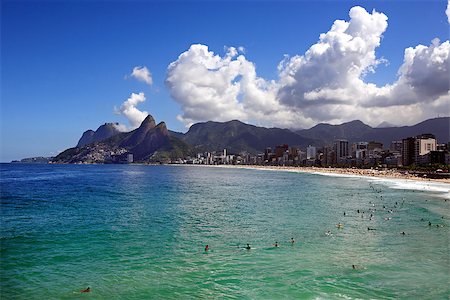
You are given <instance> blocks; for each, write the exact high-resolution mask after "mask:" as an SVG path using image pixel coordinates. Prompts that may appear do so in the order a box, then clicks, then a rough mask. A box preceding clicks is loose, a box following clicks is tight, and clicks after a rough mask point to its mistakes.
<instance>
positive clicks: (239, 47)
mask: <svg viewBox="0 0 450 300" xmlns="http://www.w3.org/2000/svg"><path fill="white" fill-rule="evenodd" d="M0 22H1V24H0V26H1V36H0V39H1V43H0V44H1V106H0V109H1V124H0V126H1V137H0V138H1V145H0V146H1V148H0V161H1V162H8V161H11V160H14V159H21V158H24V157H33V156H54V155H56V154H58V153H59V152H61V151H63V150H65V149H67V148H69V147H73V146H75V145H76V144H77V142H78V139H79V138H80V137H81V135H82V133H83V132H84V131H86V130H88V129H93V130H95V129H97V128H98V127H99V126H100V125H102V124H104V123H106V122H117V123H118V125H117V126H118V128H119V129H120V130H122V131H129V130H132V129H134V128H136V127H138V126H139V124H140V122H141V121H142V120H143V119H144V118H145V116H146V115H147V114H151V115H152V116H153V117H154V118H155V120H156V121H157V122H160V121H165V122H166V124H167V126H168V128H169V129H171V130H175V131H180V132H186V131H187V130H188V128H189V126H190V125H192V124H193V123H196V122H203V121H208V120H214V121H229V120H233V119H239V120H241V121H244V122H247V123H251V124H255V125H259V126H266V127H282V128H291V129H299V128H310V127H312V126H314V125H316V124H318V123H331V124H340V123H343V122H348V121H352V120H356V119H359V120H362V121H363V122H365V123H366V124H369V125H371V126H377V125H378V124H380V123H382V122H388V123H390V124H393V125H413V124H416V123H418V122H421V121H423V120H425V119H428V118H434V117H437V116H448V115H449V114H450V112H449V111H450V93H449V90H450V79H449V77H450V75H449V72H450V70H449V69H450V60H449V53H450V43H449V41H448V40H449V24H450V9H448V1H445V0H442V1H438V0H434V1H433V0H427V1H406V0H404V1H403V0H397V1H395V0H394V1H382V0H381V1H380V0H378V1H337V0H336V1H320V0H319V1H306V0H305V1H256V0H254V1H87V0H84V1H72V0H68V1H57V0H54V1H32V0H29V1H7V0H2V1H1V21H0Z"/></svg>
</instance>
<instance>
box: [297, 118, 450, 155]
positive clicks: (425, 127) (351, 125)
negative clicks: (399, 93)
mask: <svg viewBox="0 0 450 300" xmlns="http://www.w3.org/2000/svg"><path fill="white" fill-rule="evenodd" d="M449 128H450V117H442V118H435V119H429V120H426V121H423V122H420V123H418V124H416V125H413V126H402V127H387V128H372V127H370V126H369V125H366V124H364V123H363V122H361V121H352V122H348V123H343V124H341V125H330V124H318V125H316V126H314V127H312V128H310V129H303V130H298V131H296V133H297V134H299V135H300V136H302V137H305V138H312V139H317V140H319V141H320V143H319V144H317V146H324V145H328V144H331V143H332V142H333V141H334V140H335V139H346V140H348V141H349V142H360V141H378V142H382V143H383V145H384V148H389V146H390V144H391V142H392V141H397V140H402V139H404V138H407V137H410V136H416V135H419V134H422V133H432V134H434V135H435V136H436V139H437V141H438V143H447V142H449V140H450V134H449Z"/></svg>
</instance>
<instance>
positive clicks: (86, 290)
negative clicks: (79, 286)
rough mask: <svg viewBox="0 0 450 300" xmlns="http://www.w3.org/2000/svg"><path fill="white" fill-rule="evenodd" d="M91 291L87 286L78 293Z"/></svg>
mask: <svg viewBox="0 0 450 300" xmlns="http://www.w3.org/2000/svg"><path fill="white" fill-rule="evenodd" d="M90 291H91V288H90V287H88V288H87V289H84V290H81V291H80V293H89V292H90Z"/></svg>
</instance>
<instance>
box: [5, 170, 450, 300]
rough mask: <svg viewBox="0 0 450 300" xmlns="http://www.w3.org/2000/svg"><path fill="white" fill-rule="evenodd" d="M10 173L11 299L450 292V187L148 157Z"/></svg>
mask: <svg viewBox="0 0 450 300" xmlns="http://www.w3.org/2000/svg"><path fill="white" fill-rule="evenodd" d="M0 178H1V211H0V212H1V236H0V238H1V248H0V251H1V252H0V259H1V260H0V272H1V273H0V298H1V299H222V298H228V299H448V298H449V296H450V288H449V287H450V275H449V272H450V264H449V255H450V251H449V225H450V222H449V220H450V213H449V204H450V201H446V197H448V193H449V189H450V188H448V187H449V186H450V185H445V184H444V185H442V184H441V185H440V186H439V188H438V189H433V184H432V183H429V184H428V183H426V184H424V183H422V184H417V188H416V187H415V186H414V183H412V184H411V182H409V185H408V188H402V186H401V184H400V183H401V182H400V181H383V180H370V179H367V178H358V177H342V178H341V177H335V176H323V175H318V174H299V173H290V172H281V171H280V172H275V171H266V170H248V169H231V168H213V167H195V166H140V165H23V164H2V165H1V177H0ZM399 184H400V185H399ZM411 185H412V186H411ZM424 186H425V188H424ZM446 188H447V190H445V189H446ZM358 210H359V213H358ZM344 212H345V216H344ZM363 212H364V213H363ZM370 215H372V217H370ZM429 222H431V226H429ZM338 223H341V224H343V227H342V228H337V227H336V224H338ZM368 228H370V229H373V230H368ZM328 231H330V232H328ZM402 232H404V233H405V234H404V235H403V234H402ZM291 238H294V239H295V243H294V244H292V243H290V239H291ZM275 242H278V243H279V247H274V246H273V244H274V243H275ZM247 243H249V244H250V246H251V248H252V249H251V250H246V249H245V248H244V247H245V245H246V244H247ZM205 245H209V247H210V250H209V251H207V252H205V251H204V248H205ZM353 265H355V269H354V268H353ZM87 287H90V288H91V292H90V293H80V290H82V289H85V288H87Z"/></svg>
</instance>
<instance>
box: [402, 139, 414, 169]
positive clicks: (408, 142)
mask: <svg viewBox="0 0 450 300" xmlns="http://www.w3.org/2000/svg"><path fill="white" fill-rule="evenodd" d="M415 143H416V139H415V138H413V137H408V138H406V139H403V140H402V165H403V166H410V165H412V164H413V163H414V162H415V154H414V153H415Z"/></svg>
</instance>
